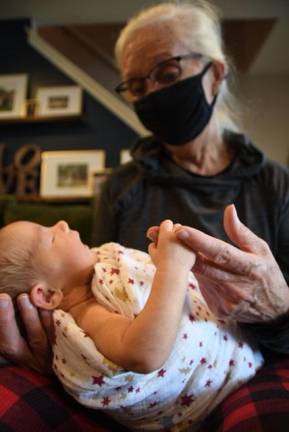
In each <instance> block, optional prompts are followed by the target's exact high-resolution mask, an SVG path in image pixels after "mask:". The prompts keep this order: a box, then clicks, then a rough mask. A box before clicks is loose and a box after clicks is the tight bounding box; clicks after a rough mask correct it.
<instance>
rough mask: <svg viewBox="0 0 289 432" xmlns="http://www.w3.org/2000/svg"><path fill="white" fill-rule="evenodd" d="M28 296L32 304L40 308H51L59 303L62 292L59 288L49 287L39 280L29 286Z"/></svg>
mask: <svg viewBox="0 0 289 432" xmlns="http://www.w3.org/2000/svg"><path fill="white" fill-rule="evenodd" d="M30 298H31V301H32V303H33V304H34V306H36V307H39V308H41V309H47V310H53V309H56V308H57V307H58V306H59V305H60V303H61V301H62V299H63V293H62V291H61V290H59V289H55V288H49V287H47V286H46V285H45V284H44V283H41V282H40V283H37V284H36V285H34V286H33V287H32V288H31V291H30Z"/></svg>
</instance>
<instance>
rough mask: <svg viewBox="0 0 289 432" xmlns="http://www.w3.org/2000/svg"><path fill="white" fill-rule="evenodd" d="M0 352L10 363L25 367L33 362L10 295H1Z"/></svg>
mask: <svg viewBox="0 0 289 432" xmlns="http://www.w3.org/2000/svg"><path fill="white" fill-rule="evenodd" d="M0 352H1V354H2V355H3V356H4V357H5V358H7V359H8V360H10V361H13V362H16V363H18V362H20V363H23V364H25V365H27V364H28V362H29V361H30V360H31V355H30V352H29V348H28V347H27V345H26V343H25V340H24V339H23V338H22V336H21V334H20V332H19V329H18V326H17V323H16V319H15V313H14V306H13V302H12V300H11V298H10V296H9V295H8V294H4V293H3V294H0Z"/></svg>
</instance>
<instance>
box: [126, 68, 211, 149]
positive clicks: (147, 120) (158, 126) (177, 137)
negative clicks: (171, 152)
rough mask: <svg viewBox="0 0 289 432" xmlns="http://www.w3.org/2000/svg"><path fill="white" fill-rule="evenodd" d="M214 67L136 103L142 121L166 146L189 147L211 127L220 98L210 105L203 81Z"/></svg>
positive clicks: (135, 107) (136, 109)
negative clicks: (207, 127)
mask: <svg viewBox="0 0 289 432" xmlns="http://www.w3.org/2000/svg"><path fill="white" fill-rule="evenodd" d="M211 65H212V63H208V64H207V65H206V66H205V68H204V69H203V71H202V72H201V73H199V74H198V75H194V76H192V77H190V78H186V79H184V80H182V81H178V82H177V83H176V84H173V85H171V86H169V87H165V88H163V89H161V90H157V91H155V92H153V93H150V94H149V95H148V96H145V97H144V98H142V99H140V100H138V101H136V102H135V103H134V109H135V112H136V113H137V115H138V117H139V119H140V121H141V122H142V123H143V125H144V126H145V127H146V128H147V129H148V130H150V131H151V132H153V134H154V135H155V136H156V137H157V138H158V139H160V140H161V141H162V142H164V143H167V144H171V145H182V144H186V143H187V142H189V141H191V140H193V139H194V138H196V137H197V136H198V135H199V134H200V133H201V132H202V131H203V130H204V129H205V127H206V126H207V124H208V123H209V120H210V118H211V115H212V112H213V107H214V104H215V102H216V97H217V96H215V97H214V99H213V102H212V103H211V104H210V105H209V104H208V102H207V99H206V96H205V93H204V89H203V85H202V78H203V76H204V74H205V73H206V72H207V70H208V69H209V68H210V67H211Z"/></svg>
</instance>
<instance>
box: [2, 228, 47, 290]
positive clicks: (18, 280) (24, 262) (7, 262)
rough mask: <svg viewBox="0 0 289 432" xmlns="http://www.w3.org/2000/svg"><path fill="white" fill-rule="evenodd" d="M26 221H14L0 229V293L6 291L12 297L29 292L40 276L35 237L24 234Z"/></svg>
mask: <svg viewBox="0 0 289 432" xmlns="http://www.w3.org/2000/svg"><path fill="white" fill-rule="evenodd" d="M28 227H29V228H30V226H29V225H28V226H27V225H26V222H16V223H12V224H9V225H7V226H5V227H4V228H1V230H0V293H2V292H7V293H8V294H9V295H10V296H11V297H12V298H15V297H16V296H17V295H18V294H21V293H24V292H30V289H31V288H32V286H33V285H34V284H35V282H37V281H38V280H39V278H40V269H39V268H37V262H36V252H37V239H36V237H35V236H33V235H28V236H27V235H25V234H26V233H27V232H28V231H27V230H26V228H28Z"/></svg>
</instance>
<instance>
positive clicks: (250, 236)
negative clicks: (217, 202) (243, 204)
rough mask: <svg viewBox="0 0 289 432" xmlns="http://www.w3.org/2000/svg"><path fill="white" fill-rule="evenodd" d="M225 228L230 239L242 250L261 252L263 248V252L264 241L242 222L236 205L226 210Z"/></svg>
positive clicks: (229, 206)
mask: <svg viewBox="0 0 289 432" xmlns="http://www.w3.org/2000/svg"><path fill="white" fill-rule="evenodd" d="M224 228H225V231H226V234H227V236H228V237H229V239H230V240H232V242H234V243H235V244H236V245H237V246H238V247H239V248H240V249H241V250H243V251H247V252H259V251H260V250H261V248H262V250H263V241H262V240H261V239H260V238H259V237H257V236H256V234H254V233H253V232H252V231H251V230H250V229H249V228H248V227H246V226H245V225H244V224H243V223H242V222H241V221H240V219H239V217H238V214H237V211H236V208H235V206H234V204H230V205H228V206H227V207H226V208H225V211H224Z"/></svg>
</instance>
